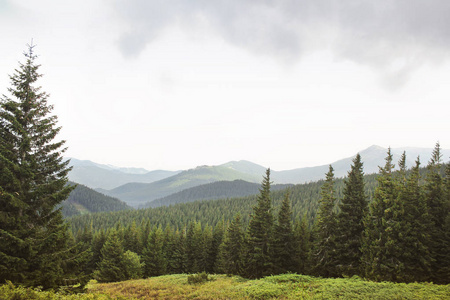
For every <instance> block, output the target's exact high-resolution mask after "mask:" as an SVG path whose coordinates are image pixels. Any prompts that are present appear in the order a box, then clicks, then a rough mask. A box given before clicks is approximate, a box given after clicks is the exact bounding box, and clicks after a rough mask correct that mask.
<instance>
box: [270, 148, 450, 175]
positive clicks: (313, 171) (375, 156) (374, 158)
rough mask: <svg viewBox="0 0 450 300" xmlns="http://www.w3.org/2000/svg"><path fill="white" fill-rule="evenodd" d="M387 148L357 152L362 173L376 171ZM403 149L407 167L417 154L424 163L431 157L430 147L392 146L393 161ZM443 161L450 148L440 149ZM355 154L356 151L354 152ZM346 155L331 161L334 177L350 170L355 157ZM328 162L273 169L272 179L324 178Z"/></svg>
mask: <svg viewBox="0 0 450 300" xmlns="http://www.w3.org/2000/svg"><path fill="white" fill-rule="evenodd" d="M387 150H388V149H387V148H383V147H380V146H376V145H373V146H370V147H369V148H367V149H364V150H362V151H360V152H359V154H360V155H361V159H362V161H363V162H364V173H365V174H373V173H378V171H379V168H378V166H382V165H384V159H385V157H386V153H387ZM403 151H406V165H407V167H408V168H410V167H412V166H413V165H414V162H415V160H416V158H417V157H418V156H420V161H421V162H422V164H423V165H425V164H426V163H427V162H428V160H429V159H430V157H431V152H432V151H433V149H431V148H412V147H403V148H393V149H391V152H392V154H393V161H394V162H395V163H397V162H398V160H399V159H400V156H401V155H402V153H403ZM442 154H443V157H442V159H443V161H444V162H448V161H449V158H450V150H445V149H442ZM355 155H356V153H355ZM355 155H354V156H351V157H347V158H344V159H340V160H338V161H335V162H333V163H331V165H332V166H333V169H334V174H335V176H336V177H345V176H347V172H348V171H349V170H350V165H351V163H352V159H353V158H354V157H355ZM328 166H329V165H328V164H327V165H322V166H316V167H309V168H298V169H293V170H286V171H273V172H272V179H273V181H274V182H275V183H305V182H310V181H317V180H320V179H323V178H324V174H325V173H326V172H327V171H328Z"/></svg>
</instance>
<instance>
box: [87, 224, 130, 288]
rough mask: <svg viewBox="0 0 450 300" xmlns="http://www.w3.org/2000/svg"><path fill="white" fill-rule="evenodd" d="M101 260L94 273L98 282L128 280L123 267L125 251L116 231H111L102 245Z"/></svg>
mask: <svg viewBox="0 0 450 300" xmlns="http://www.w3.org/2000/svg"><path fill="white" fill-rule="evenodd" d="M100 252H101V260H100V262H99V263H98V269H97V270H96V271H95V273H94V277H95V279H97V280H98V281H99V282H114V281H123V280H126V279H128V278H127V272H126V266H125V251H124V249H123V241H122V240H120V236H119V234H118V232H117V230H115V229H112V230H111V232H110V233H109V236H108V238H107V240H106V242H105V244H104V245H103V248H102V250H101V251H100Z"/></svg>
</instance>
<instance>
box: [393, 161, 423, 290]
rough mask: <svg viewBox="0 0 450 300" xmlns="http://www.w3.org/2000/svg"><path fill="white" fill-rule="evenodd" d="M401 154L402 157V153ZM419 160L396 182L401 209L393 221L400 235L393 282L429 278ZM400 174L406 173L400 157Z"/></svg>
mask: <svg viewBox="0 0 450 300" xmlns="http://www.w3.org/2000/svg"><path fill="white" fill-rule="evenodd" d="M403 157H404V156H403ZM419 167H420V161H419V158H417V160H416V165H415V167H413V168H412V170H411V172H410V175H409V177H408V178H407V179H406V178H405V179H404V184H401V185H400V192H399V195H398V199H399V202H400V203H401V208H402V209H401V210H400V211H398V212H397V215H398V219H397V220H396V221H397V222H399V223H400V228H401V234H400V235H399V238H398V243H399V248H400V251H399V253H398V257H399V261H400V265H401V269H399V271H398V274H397V278H396V279H397V281H402V282H414V281H425V280H427V279H428V278H429V274H430V273H429V271H430V263H431V256H430V251H429V244H430V235H429V231H430V225H431V222H430V218H429V215H428V209H427V204H426V201H425V198H424V194H423V190H422V187H421V186H420V185H419V182H420V174H419ZM400 174H401V175H402V176H406V171H405V163H404V160H402V161H401V162H400Z"/></svg>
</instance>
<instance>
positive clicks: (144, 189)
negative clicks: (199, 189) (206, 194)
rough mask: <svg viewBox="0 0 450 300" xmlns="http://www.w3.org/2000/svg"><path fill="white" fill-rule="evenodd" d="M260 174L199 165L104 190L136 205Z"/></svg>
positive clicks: (257, 180) (251, 179)
mask: <svg viewBox="0 0 450 300" xmlns="http://www.w3.org/2000/svg"><path fill="white" fill-rule="evenodd" d="M261 176H262V174H260V175H259V176H254V175H251V174H245V173H241V172H239V171H236V170H233V169H229V168H225V167H222V166H201V167H197V168H195V169H190V170H187V171H183V172H181V173H179V174H177V175H174V176H171V177H169V178H166V179H163V180H160V181H157V182H153V183H148V184H144V183H129V184H125V185H123V186H120V187H118V188H115V189H112V190H109V191H104V192H105V193H106V194H108V195H110V196H113V197H117V198H119V199H120V200H122V201H124V202H126V203H127V204H128V205H131V206H134V207H137V206H139V205H142V204H144V203H146V202H150V201H153V200H155V199H158V198H163V197H165V196H168V195H171V194H174V193H177V192H179V191H182V190H185V189H188V188H191V187H194V186H199V185H202V184H207V183H211V182H216V181H233V180H236V179H241V180H245V181H249V182H254V183H257V182H259V181H260V180H261Z"/></svg>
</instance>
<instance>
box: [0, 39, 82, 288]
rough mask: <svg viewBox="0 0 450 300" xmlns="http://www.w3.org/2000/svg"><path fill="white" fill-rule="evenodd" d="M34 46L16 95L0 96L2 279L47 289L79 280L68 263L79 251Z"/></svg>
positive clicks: (60, 146)
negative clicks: (64, 209)
mask: <svg viewBox="0 0 450 300" xmlns="http://www.w3.org/2000/svg"><path fill="white" fill-rule="evenodd" d="M33 48H34V46H33V45H31V46H29V49H28V52H26V53H25V57H26V62H25V63H24V64H22V63H20V65H19V68H18V69H16V71H15V74H14V75H12V76H10V79H11V86H12V87H11V88H9V89H8V91H9V93H10V94H11V98H9V97H7V96H3V97H2V98H1V100H0V139H1V141H0V209H1V210H0V282H4V281H5V280H11V281H12V282H14V283H20V284H25V285H27V286H42V287H43V288H45V289H47V288H56V287H58V286H61V285H66V284H74V283H76V282H77V281H79V280H80V279H79V278H78V275H79V274H76V272H77V271H78V268H70V267H73V265H71V264H69V263H66V262H67V261H70V260H74V258H73V257H72V256H73V255H75V256H76V255H77V254H76V253H75V252H76V251H75V250H76V249H75V248H74V247H72V248H71V249H69V245H68V241H69V235H68V232H67V225H66V224H65V223H64V221H63V219H62V215H61V211H60V210H59V209H57V207H58V205H60V204H61V202H62V201H64V200H65V199H66V198H67V197H68V195H69V193H70V192H71V190H72V189H73V188H72V187H70V186H67V185H66V183H67V174H68V172H69V171H70V168H68V162H64V161H63V158H62V153H63V152H64V151H65V148H64V141H57V142H55V141H54V140H55V138H56V136H57V134H58V133H59V131H60V129H61V128H60V127H57V117H56V116H55V115H51V112H52V109H53V107H52V106H51V105H48V103H47V98H48V95H47V94H46V93H45V92H41V90H40V89H41V88H40V87H38V86H36V81H37V80H38V79H39V77H41V74H39V73H38V69H39V65H36V63H35V59H36V55H35V54H34V49H33ZM78 258H79V257H78ZM78 258H77V259H78Z"/></svg>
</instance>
